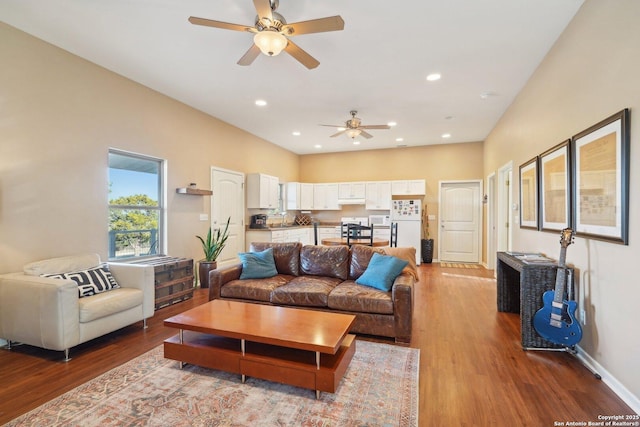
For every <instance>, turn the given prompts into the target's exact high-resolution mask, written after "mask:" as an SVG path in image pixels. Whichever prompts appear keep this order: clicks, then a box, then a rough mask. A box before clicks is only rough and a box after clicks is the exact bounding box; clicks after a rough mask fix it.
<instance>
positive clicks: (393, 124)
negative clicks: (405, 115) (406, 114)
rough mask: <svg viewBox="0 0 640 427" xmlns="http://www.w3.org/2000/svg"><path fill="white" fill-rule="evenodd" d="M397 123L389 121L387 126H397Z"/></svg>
mask: <svg viewBox="0 0 640 427" xmlns="http://www.w3.org/2000/svg"><path fill="white" fill-rule="evenodd" d="M397 124H398V123H396V122H389V123H387V126H392V127H393V126H396V125H397Z"/></svg>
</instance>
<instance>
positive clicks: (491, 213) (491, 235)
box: [485, 173, 496, 270]
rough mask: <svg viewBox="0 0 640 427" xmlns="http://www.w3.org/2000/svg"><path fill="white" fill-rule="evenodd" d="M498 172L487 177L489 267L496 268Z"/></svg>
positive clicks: (490, 268)
mask: <svg viewBox="0 0 640 427" xmlns="http://www.w3.org/2000/svg"><path fill="white" fill-rule="evenodd" d="M495 188H496V174H495V173H492V174H490V175H489V176H488V177H487V186H486V188H485V194H486V195H487V200H486V203H485V206H486V207H487V216H486V221H487V233H486V236H487V269H489V270H495V268H496V195H495Z"/></svg>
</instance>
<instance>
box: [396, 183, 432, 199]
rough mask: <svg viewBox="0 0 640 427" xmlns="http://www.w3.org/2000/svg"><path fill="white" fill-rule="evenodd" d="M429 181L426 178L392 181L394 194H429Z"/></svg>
mask: <svg viewBox="0 0 640 427" xmlns="http://www.w3.org/2000/svg"><path fill="white" fill-rule="evenodd" d="M426 190H427V183H426V181H425V180H424V179H413V180H407V181H391V195H392V196H424V195H425V194H427V191H426Z"/></svg>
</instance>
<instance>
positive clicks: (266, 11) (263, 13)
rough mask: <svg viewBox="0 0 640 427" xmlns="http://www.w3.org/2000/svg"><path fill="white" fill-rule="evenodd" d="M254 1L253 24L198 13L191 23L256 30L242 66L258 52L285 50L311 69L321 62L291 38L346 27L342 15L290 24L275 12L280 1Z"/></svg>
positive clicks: (235, 29)
mask: <svg viewBox="0 0 640 427" xmlns="http://www.w3.org/2000/svg"><path fill="white" fill-rule="evenodd" d="M253 4H254V6H255V8H256V10H257V11H258V15H257V16H256V22H255V24H254V26H252V27H251V26H247V25H239V24H230V23H228V22H222V21H214V20H211V19H205V18H197V17H195V16H191V17H189V22H191V23H192V24H194V25H204V26H205V27H215V28H222V29H223V30H234V31H247V32H249V33H254V34H255V35H254V36H253V43H254V44H253V46H251V47H250V48H249V50H248V51H247V52H246V53H245V54H244V55H243V56H242V58H240V60H239V61H238V64H239V65H251V63H252V62H253V61H254V60H255V59H256V58H257V57H258V55H260V52H262V53H264V54H265V55H268V56H275V55H278V54H279V53H280V52H282V50H284V51H285V52H287V53H288V54H289V55H291V56H293V57H294V58H295V59H296V60H298V61H299V62H300V63H301V64H302V65H304V66H305V67H307V68H309V69H312V68H316V67H317V66H318V65H320V62H319V61H318V60H317V59H315V58H314V57H313V56H311V55H309V54H308V53H307V52H305V51H304V50H302V49H301V48H300V47H299V46H298V45H296V44H295V43H293V42H292V41H291V40H289V38H288V37H292V36H298V35H301V34H310V33H322V32H325V31H338V30H342V29H344V21H343V20H342V18H341V17H340V16H330V17H327V18H320V19H312V20H310V21H301V22H294V23H292V24H287V21H285V19H284V17H283V16H282V15H280V14H279V13H276V12H275V10H276V9H277V8H278V4H279V0H253Z"/></svg>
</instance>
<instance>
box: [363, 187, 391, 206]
mask: <svg viewBox="0 0 640 427" xmlns="http://www.w3.org/2000/svg"><path fill="white" fill-rule="evenodd" d="M365 196H366V197H365V205H366V206H365V207H366V209H371V210H373V209H380V210H391V182H390V181H380V182H367V185H366V193H365Z"/></svg>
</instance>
